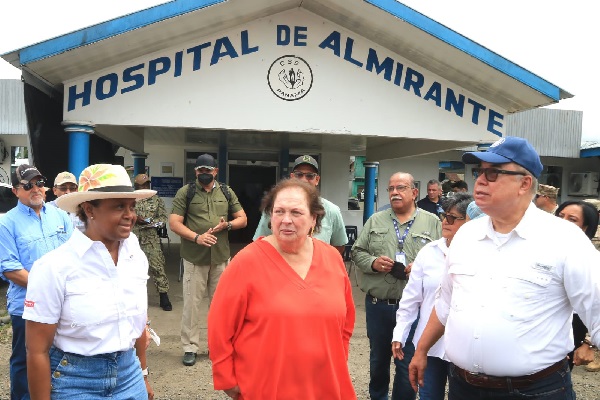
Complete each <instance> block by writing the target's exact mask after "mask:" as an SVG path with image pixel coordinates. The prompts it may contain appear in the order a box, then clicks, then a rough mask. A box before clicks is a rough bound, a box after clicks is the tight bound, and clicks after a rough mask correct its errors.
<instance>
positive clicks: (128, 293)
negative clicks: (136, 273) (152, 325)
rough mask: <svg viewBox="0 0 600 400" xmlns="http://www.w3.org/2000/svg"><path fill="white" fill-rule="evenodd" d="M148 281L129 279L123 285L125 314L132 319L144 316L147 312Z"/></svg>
mask: <svg viewBox="0 0 600 400" xmlns="http://www.w3.org/2000/svg"><path fill="white" fill-rule="evenodd" d="M147 282H148V280H147V279H144V278H131V279H129V280H128V281H127V282H125V283H124V284H123V295H124V296H125V299H124V300H125V304H126V305H127V306H126V307H127V308H126V309H125V314H126V315H127V316H128V317H133V316H136V315H140V314H145V313H146V312H147V310H148V288H147V286H146V284H147Z"/></svg>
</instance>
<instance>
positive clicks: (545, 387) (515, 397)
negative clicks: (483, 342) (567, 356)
mask: <svg viewBox="0 0 600 400" xmlns="http://www.w3.org/2000/svg"><path fill="white" fill-rule="evenodd" d="M449 371H450V374H449V375H450V377H449V382H450V391H449V393H448V399H449V400H463V399H469V400H488V399H489V400H495V399H502V400H520V399H539V400H575V392H574V391H573V384H572V383H571V372H570V371H569V364H568V363H567V361H566V360H565V362H564V366H563V368H561V369H560V370H558V371H557V372H554V373H552V374H550V375H548V376H546V377H545V378H541V379H539V380H538V381H537V382H536V383H534V384H533V385H531V386H528V387H527V388H525V389H486V388H480V387H476V386H473V385H470V384H468V383H467V382H465V381H464V380H463V379H462V378H461V377H459V376H458V375H456V373H455V372H454V365H453V364H450V368H449Z"/></svg>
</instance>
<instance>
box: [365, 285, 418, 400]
mask: <svg viewBox="0 0 600 400" xmlns="http://www.w3.org/2000/svg"><path fill="white" fill-rule="evenodd" d="M397 310H398V304H395V305H389V304H388V303H387V302H379V303H376V304H373V302H372V301H371V296H369V295H367V296H366V299H365V312H366V316H367V336H368V337H369V345H370V347H371V352H370V356H369V366H370V381H369V395H370V396H371V400H387V399H388V392H389V387H390V359H391V358H392V335H393V333H394V327H395V326H396V311H397ZM417 321H418V319H417V320H416V321H415V323H413V325H412V328H411V330H410V334H409V335H408V339H407V340H406V345H405V346H404V348H403V349H402V351H404V359H403V360H402V361H399V360H397V359H394V364H395V366H396V374H395V375H394V385H393V388H392V400H414V399H415V398H416V396H417V394H416V393H415V391H414V390H413V389H412V387H411V386H410V382H409V380H408V364H410V361H411V360H412V357H413V355H414V353H415V347H414V345H413V344H412V338H413V335H414V333H415V328H416V326H417Z"/></svg>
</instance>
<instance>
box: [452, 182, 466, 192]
mask: <svg viewBox="0 0 600 400" xmlns="http://www.w3.org/2000/svg"><path fill="white" fill-rule="evenodd" d="M452 187H453V188H455V189H465V190H469V185H467V182H465V181H457V182H454V183H453V184H452Z"/></svg>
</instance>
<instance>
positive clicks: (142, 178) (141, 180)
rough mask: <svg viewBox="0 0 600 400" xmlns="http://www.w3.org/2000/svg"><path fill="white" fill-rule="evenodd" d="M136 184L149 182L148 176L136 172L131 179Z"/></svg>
mask: <svg viewBox="0 0 600 400" xmlns="http://www.w3.org/2000/svg"><path fill="white" fill-rule="evenodd" d="M133 182H135V184H136V185H143V184H144V183H146V182H150V177H149V176H148V175H146V174H137V175H136V176H135V178H134V179H133Z"/></svg>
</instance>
